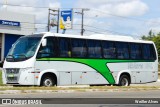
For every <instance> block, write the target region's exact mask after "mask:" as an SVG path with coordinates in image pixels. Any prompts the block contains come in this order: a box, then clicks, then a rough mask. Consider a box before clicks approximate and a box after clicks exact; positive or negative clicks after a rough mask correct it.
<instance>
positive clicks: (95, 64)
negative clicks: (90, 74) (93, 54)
mask: <svg viewBox="0 0 160 107" xmlns="http://www.w3.org/2000/svg"><path fill="white" fill-rule="evenodd" d="M37 61H70V62H77V63H82V64H85V65H88V66H90V67H92V68H93V69H95V70H96V71H97V72H99V73H100V74H101V75H102V76H103V77H104V78H105V79H106V80H107V81H108V82H109V84H115V80H114V78H113V75H112V73H111V71H110V70H109V68H108V67H107V63H118V62H119V63H121V62H153V61H152V60H150V61H146V60H110V59H81V58H41V59H37Z"/></svg>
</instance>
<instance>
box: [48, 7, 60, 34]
mask: <svg viewBox="0 0 160 107" xmlns="http://www.w3.org/2000/svg"><path fill="white" fill-rule="evenodd" d="M48 10H49V11H48V32H49V31H50V26H51V25H50V17H51V15H53V16H57V23H56V24H55V23H54V22H53V25H52V26H53V27H54V26H57V33H58V32H59V9H57V10H55V9H48ZM52 12H57V13H52Z"/></svg>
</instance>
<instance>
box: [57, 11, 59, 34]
mask: <svg viewBox="0 0 160 107" xmlns="http://www.w3.org/2000/svg"><path fill="white" fill-rule="evenodd" d="M57 12H58V14H57V33H59V9H58V11H57Z"/></svg>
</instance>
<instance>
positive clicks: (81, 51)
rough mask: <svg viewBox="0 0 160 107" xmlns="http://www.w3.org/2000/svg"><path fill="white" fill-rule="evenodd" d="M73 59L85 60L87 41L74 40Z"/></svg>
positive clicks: (72, 43)
mask: <svg viewBox="0 0 160 107" xmlns="http://www.w3.org/2000/svg"><path fill="white" fill-rule="evenodd" d="M71 45H72V57H79V58H84V57H86V55H87V48H86V40H82V39H72V41H71Z"/></svg>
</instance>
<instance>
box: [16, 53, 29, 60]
mask: <svg viewBox="0 0 160 107" xmlns="http://www.w3.org/2000/svg"><path fill="white" fill-rule="evenodd" d="M15 56H24V58H25V59H27V57H26V55H25V54H17V55H15Z"/></svg>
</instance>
